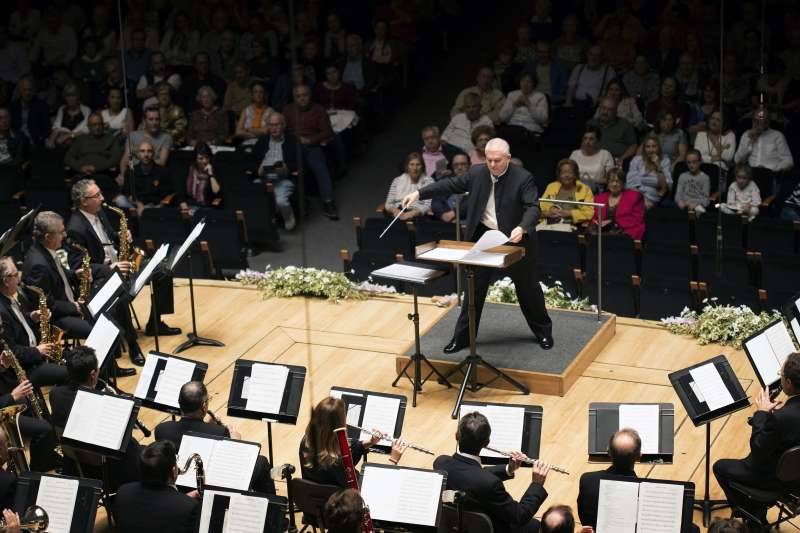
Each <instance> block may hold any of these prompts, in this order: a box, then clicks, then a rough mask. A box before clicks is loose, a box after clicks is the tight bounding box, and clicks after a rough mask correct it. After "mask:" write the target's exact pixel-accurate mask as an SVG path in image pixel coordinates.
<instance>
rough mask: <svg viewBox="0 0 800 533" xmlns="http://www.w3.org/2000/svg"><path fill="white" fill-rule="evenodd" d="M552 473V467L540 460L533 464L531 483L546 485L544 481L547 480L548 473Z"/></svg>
mask: <svg viewBox="0 0 800 533" xmlns="http://www.w3.org/2000/svg"><path fill="white" fill-rule="evenodd" d="M548 472H550V465H549V464H548V463H545V462H544V461H539V460H538V459H537V460H536V461H535V462H534V463H533V472H531V483H535V484H536V485H544V480H545V479H547V473H548Z"/></svg>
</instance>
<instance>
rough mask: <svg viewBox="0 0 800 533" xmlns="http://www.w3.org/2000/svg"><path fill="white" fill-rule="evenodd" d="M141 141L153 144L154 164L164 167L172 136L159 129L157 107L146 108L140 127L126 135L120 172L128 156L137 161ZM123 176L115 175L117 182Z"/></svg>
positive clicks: (167, 158) (158, 110)
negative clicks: (126, 139)
mask: <svg viewBox="0 0 800 533" xmlns="http://www.w3.org/2000/svg"><path fill="white" fill-rule="evenodd" d="M143 142H148V143H150V144H151V145H152V146H153V149H154V150H155V162H156V164H157V165H160V166H162V167H166V166H167V162H168V161H169V154H170V150H171V149H172V136H171V135H170V134H169V133H165V132H163V131H161V111H160V109H159V108H158V107H149V108H147V109H146V110H145V112H144V119H143V120H142V127H140V128H139V129H138V130H136V131H134V132H131V134H130V135H128V142H127V143H125V150H124V151H123V153H122V160H121V161H120V164H119V169H120V172H123V171H124V170H125V169H127V168H128V160H129V159H130V158H133V162H134V163H136V162H137V161H138V160H137V157H138V154H139V145H140V144H142V143H143ZM129 150H130V152H129ZM123 178H124V176H123V175H122V174H120V175H119V176H118V177H117V183H120V184H121V183H123V181H124V179H123Z"/></svg>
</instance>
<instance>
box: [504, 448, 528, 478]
mask: <svg viewBox="0 0 800 533" xmlns="http://www.w3.org/2000/svg"><path fill="white" fill-rule="evenodd" d="M527 458H528V457H527V456H526V455H525V454H524V453H522V452H511V459H510V460H509V461H508V474H509V475H511V476H513V475H514V472H516V471H517V469H518V468H519V467H520V466H522V463H524V462H525V459H527Z"/></svg>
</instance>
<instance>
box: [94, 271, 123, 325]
mask: <svg viewBox="0 0 800 533" xmlns="http://www.w3.org/2000/svg"><path fill="white" fill-rule="evenodd" d="M121 286H122V277H121V276H120V275H119V273H118V272H114V273H113V274H112V275H111V277H110V278H108V281H106V282H105V284H104V285H103V286H102V287H101V288H100V290H99V291H97V294H95V295H94V298H92V299H91V300H89V303H88V304H86V307H88V308H89V312H90V313H91V314H92V317H95V316H97V313H99V312H100V310H101V309H102V308H103V307H104V306H105V305H106V304H107V303H108V300H110V299H111V297H112V296H114V294H115V293H116V292H117V289H119V288H120V287H121Z"/></svg>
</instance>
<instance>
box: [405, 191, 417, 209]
mask: <svg viewBox="0 0 800 533" xmlns="http://www.w3.org/2000/svg"><path fill="white" fill-rule="evenodd" d="M417 200H419V191H414V192H412V193H410V194H407V195H405V196H404V197H403V202H402V205H403V207H409V206H411V204H413V203H414V202H416V201H417Z"/></svg>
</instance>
